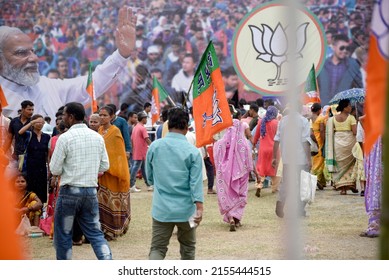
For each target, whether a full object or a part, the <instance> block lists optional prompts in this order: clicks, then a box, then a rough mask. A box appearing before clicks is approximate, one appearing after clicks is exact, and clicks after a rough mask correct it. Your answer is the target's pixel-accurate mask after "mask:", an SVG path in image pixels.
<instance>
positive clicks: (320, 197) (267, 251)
mask: <svg viewBox="0 0 389 280" xmlns="http://www.w3.org/2000/svg"><path fill="white" fill-rule="evenodd" d="M139 183H140V182H139ZM139 185H140V184H139ZM204 190H205V192H206V188H204ZM254 194H255V187H254V184H253V183H250V185H249V195H248V204H247V207H246V210H245V214H244V217H243V219H242V224H243V226H242V227H241V228H238V230H237V231H236V232H229V227H228V226H227V224H225V223H223V221H222V218H221V216H220V214H219V209H218V204H217V196H216V195H207V194H205V203H204V215H203V222H202V223H201V225H200V226H199V228H198V229H197V251H196V258H197V259H202V260H207V259H216V260H235V259H236V260H243V259H248V260H255V259H262V260H277V259H284V258H285V252H286V248H287V246H286V245H285V243H284V242H283V240H284V237H285V235H286V234H287V232H285V231H284V230H283V229H284V228H285V227H284V226H285V223H284V220H283V219H279V218H278V217H277V216H276V215H275V213H274V209H275V203H276V195H274V194H272V193H271V190H270V189H269V188H267V189H263V190H262V196H261V197H260V198H257V197H255V195H254ZM151 199H152V193H151V192H147V191H146V188H145V187H144V186H143V190H142V192H141V193H135V194H131V209H132V220H131V223H130V229H129V231H128V232H127V234H126V235H125V236H123V237H121V238H119V239H118V240H116V241H112V242H110V246H111V249H112V254H113V257H114V259H122V260H124V259H133V260H144V259H147V258H148V252H149V246H150V240H151V215H150V212H151ZM307 213H308V215H309V216H308V217H306V218H304V219H303V220H302V222H301V229H302V234H301V237H302V246H301V254H302V256H303V258H304V259H307V260H364V259H369V260H370V259H377V256H378V239H377V238H375V239H371V238H363V237H359V233H360V232H362V231H363V230H364V229H365V228H366V226H367V216H366V213H365V208H364V199H363V197H360V196H359V195H357V194H351V193H350V194H348V195H346V196H343V195H342V196H341V195H339V192H336V191H334V190H332V188H326V189H325V190H323V191H317V192H316V199H315V202H314V203H313V204H311V205H309V206H307ZM26 248H28V251H30V256H31V258H32V259H40V260H52V259H55V251H54V248H53V245H52V241H51V240H50V239H49V238H48V237H47V236H46V237H41V238H30V239H28V238H27V239H26ZM179 258H180V255H179V244H178V241H177V239H176V237H175V236H173V237H172V239H171V242H170V245H169V250H168V253H167V256H166V259H170V260H176V259H179ZM73 259H78V260H87V259H92V260H93V259H95V255H94V253H93V250H92V248H91V246H90V245H88V244H84V245H82V246H79V247H73Z"/></svg>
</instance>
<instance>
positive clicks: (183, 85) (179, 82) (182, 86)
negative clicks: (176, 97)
mask: <svg viewBox="0 0 389 280" xmlns="http://www.w3.org/2000/svg"><path fill="white" fill-rule="evenodd" d="M193 78H194V75H191V76H187V75H185V74H184V70H182V69H181V70H180V71H178V73H177V74H176V75H175V76H174V77H173V79H172V88H174V89H175V90H176V91H185V92H186V93H188V90H189V88H190V84H191V83H192V80H193ZM192 93H193V87H192V89H191V90H190V92H189V102H190V104H188V105H190V106H189V107H192V104H193V94H192Z"/></svg>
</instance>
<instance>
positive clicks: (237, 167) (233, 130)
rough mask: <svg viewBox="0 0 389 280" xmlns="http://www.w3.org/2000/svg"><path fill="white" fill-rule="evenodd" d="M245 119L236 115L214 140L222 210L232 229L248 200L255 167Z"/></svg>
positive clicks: (234, 227)
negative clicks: (217, 139) (247, 137)
mask: <svg viewBox="0 0 389 280" xmlns="http://www.w3.org/2000/svg"><path fill="white" fill-rule="evenodd" d="M244 131H245V128H244V126H243V125H242V123H241V122H240V121H239V120H237V119H234V120H233V125H232V126H231V127H229V128H227V131H226V133H225V134H224V136H223V138H222V139H220V140H219V141H217V142H216V143H215V144H214V148H213V153H214V159H215V166H216V188H217V197H218V202H219V210H220V213H221V214H222V215H223V220H224V221H225V222H226V223H229V224H230V231H235V230H236V227H239V226H240V225H241V224H240V221H241V219H242V216H243V212H244V208H245V206H246V204H247V192H248V182H249V174H250V172H251V171H252V170H253V162H252V156H251V148H250V145H249V143H248V140H247V139H246V137H245V133H244Z"/></svg>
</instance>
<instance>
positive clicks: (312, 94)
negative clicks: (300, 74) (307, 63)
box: [304, 65, 320, 104]
mask: <svg viewBox="0 0 389 280" xmlns="http://www.w3.org/2000/svg"><path fill="white" fill-rule="evenodd" d="M308 103H320V94H319V91H318V89H317V81H316V72H315V65H312V68H311V70H310V71H309V73H308V77H307V81H306V82H305V87H304V104H308Z"/></svg>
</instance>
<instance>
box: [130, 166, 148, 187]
mask: <svg viewBox="0 0 389 280" xmlns="http://www.w3.org/2000/svg"><path fill="white" fill-rule="evenodd" d="M132 163H133V165H132V167H131V173H130V174H131V178H130V186H131V187H133V186H135V182H136V174H138V171H139V169H140V170H141V172H142V177H143V179H144V180H145V183H146V186H149V183H147V177H146V171H145V161H144V160H133V161H132Z"/></svg>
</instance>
